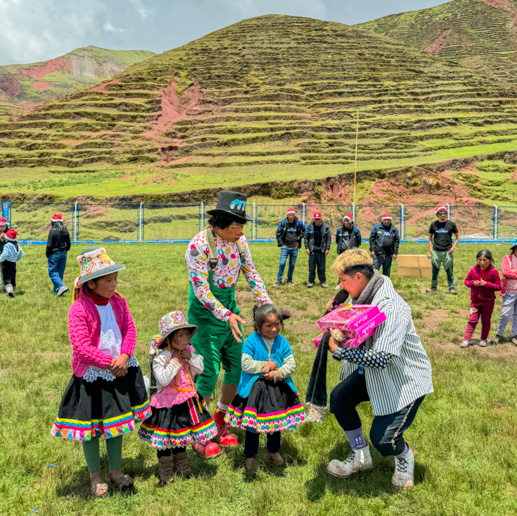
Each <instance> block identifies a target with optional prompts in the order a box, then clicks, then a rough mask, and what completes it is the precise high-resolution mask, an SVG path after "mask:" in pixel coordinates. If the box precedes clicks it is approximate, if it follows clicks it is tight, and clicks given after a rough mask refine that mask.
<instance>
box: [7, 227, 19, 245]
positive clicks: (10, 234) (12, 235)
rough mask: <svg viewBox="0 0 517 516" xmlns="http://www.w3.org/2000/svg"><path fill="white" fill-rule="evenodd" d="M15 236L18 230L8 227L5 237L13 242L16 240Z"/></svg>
mask: <svg viewBox="0 0 517 516" xmlns="http://www.w3.org/2000/svg"><path fill="white" fill-rule="evenodd" d="M17 236H18V231H16V229H10V230H9V231H7V232H6V234H5V238H6V239H7V240H10V241H11V242H14V241H15V240H16V237H17Z"/></svg>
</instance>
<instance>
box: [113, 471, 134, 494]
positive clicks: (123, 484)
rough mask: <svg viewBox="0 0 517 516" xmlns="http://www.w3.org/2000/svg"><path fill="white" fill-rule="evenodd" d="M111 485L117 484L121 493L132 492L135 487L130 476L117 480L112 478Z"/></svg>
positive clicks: (122, 476) (123, 476)
mask: <svg viewBox="0 0 517 516" xmlns="http://www.w3.org/2000/svg"><path fill="white" fill-rule="evenodd" d="M111 483H112V484H115V485H116V486H117V487H118V488H119V489H120V490H121V491H130V490H131V489H133V485H134V481H133V479H132V478H131V477H130V476H129V475H121V476H120V477H117V478H115V479H113V478H112V479H111Z"/></svg>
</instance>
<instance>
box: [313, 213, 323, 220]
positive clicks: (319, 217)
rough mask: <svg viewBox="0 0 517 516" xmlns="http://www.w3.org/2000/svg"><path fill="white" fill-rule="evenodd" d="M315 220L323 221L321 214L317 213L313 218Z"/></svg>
mask: <svg viewBox="0 0 517 516" xmlns="http://www.w3.org/2000/svg"><path fill="white" fill-rule="evenodd" d="M312 218H313V219H321V213H315V214H314V215H313V216H312Z"/></svg>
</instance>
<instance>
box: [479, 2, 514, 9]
mask: <svg viewBox="0 0 517 516" xmlns="http://www.w3.org/2000/svg"><path fill="white" fill-rule="evenodd" d="M480 1H481V2H483V3H484V4H487V5H490V6H492V7H495V8H496V9H501V8H502V7H509V5H508V4H509V2H508V0H480Z"/></svg>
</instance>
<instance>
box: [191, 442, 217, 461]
mask: <svg viewBox="0 0 517 516" xmlns="http://www.w3.org/2000/svg"><path fill="white" fill-rule="evenodd" d="M192 448H193V449H194V451H195V452H196V453H197V454H198V455H199V456H200V457H203V459H215V458H216V457H219V455H221V448H219V445H218V444H217V443H212V442H209V443H207V444H201V443H194V444H193V445H192Z"/></svg>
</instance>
